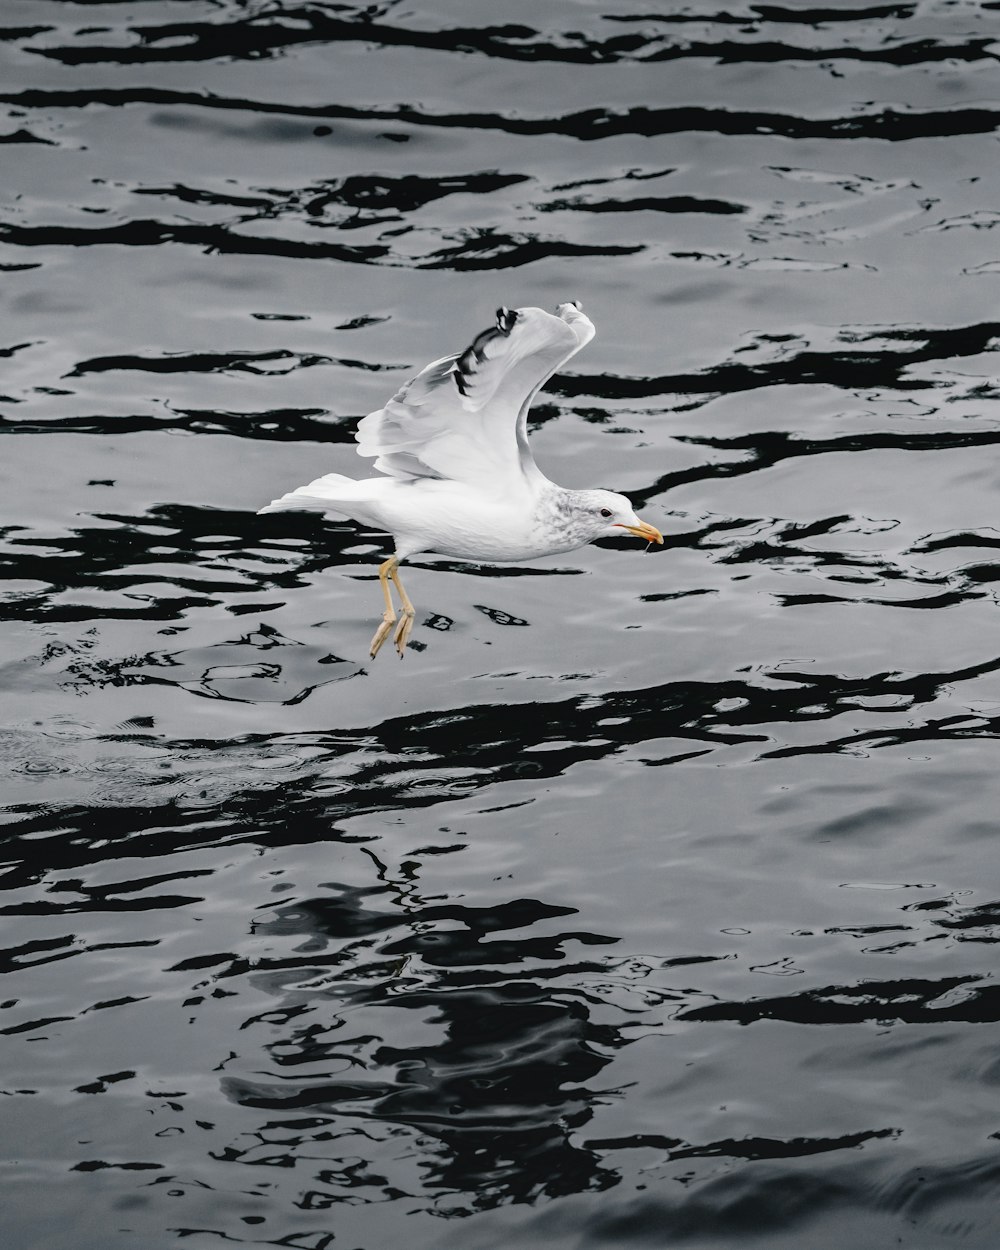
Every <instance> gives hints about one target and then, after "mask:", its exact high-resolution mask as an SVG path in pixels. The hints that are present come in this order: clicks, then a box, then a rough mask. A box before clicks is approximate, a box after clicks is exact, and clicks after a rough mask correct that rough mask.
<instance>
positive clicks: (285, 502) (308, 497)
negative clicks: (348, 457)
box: [258, 473, 359, 516]
mask: <svg viewBox="0 0 1000 1250" xmlns="http://www.w3.org/2000/svg"><path fill="white" fill-rule="evenodd" d="M358 486H359V483H358V482H356V481H355V480H354V479H353V478H350V477H345V476H344V475H343V474H342V473H327V474H326V475H325V476H324V477H318V478H316V480H315V481H314V482H310V483H309V484H308V485H306V486H300V487H299V488H298V489H297V490H292V491H289V492H288V494H287V495H282V496H281V497H280V499H272V500H271V502H270V503H269V504H268V505H267V507H266V508H260V509H259V510H258V516H259V515H260V514H261V513H264V512H291V511H295V510H296V509H306V510H308V511H320V512H336V513H339V514H340V515H341V516H351V515H352V513H351V502H352V499H353V498H356V497H357V494H358Z"/></svg>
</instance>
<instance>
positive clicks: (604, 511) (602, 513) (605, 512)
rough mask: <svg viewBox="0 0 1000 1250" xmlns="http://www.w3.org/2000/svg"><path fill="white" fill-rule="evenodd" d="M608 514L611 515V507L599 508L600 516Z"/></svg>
mask: <svg viewBox="0 0 1000 1250" xmlns="http://www.w3.org/2000/svg"><path fill="white" fill-rule="evenodd" d="M610 515H611V509H610V508H602V509H601V516H610Z"/></svg>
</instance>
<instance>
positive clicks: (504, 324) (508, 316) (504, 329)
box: [497, 306, 517, 334]
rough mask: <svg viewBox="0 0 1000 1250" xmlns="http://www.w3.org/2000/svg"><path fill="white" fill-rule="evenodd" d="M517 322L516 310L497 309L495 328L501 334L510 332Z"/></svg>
mask: <svg viewBox="0 0 1000 1250" xmlns="http://www.w3.org/2000/svg"><path fill="white" fill-rule="evenodd" d="M516 322H517V311H516V310H515V309H513V308H504V307H502V306H501V307H500V308H498V309H497V329H498V330H499V331H500V333H501V334H510V332H511V330H513V328H514V326H515V324H516Z"/></svg>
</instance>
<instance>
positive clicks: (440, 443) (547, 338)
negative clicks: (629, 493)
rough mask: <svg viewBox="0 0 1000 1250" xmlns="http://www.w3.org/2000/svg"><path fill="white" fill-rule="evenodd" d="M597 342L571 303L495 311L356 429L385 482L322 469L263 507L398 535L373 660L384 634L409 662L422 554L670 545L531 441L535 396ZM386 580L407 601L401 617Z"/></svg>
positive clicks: (492, 557)
mask: <svg viewBox="0 0 1000 1250" xmlns="http://www.w3.org/2000/svg"><path fill="white" fill-rule="evenodd" d="M594 333H595V331H594V324H593V322H592V321H591V320H590V318H589V317H586V316H584V314H583V312H582V311H581V307H580V304H579V303H578V302H577V301H576V300H573V301H571V302H569V303H565V304H560V305H559V306H558V307H557V308H556V311H555V313H554V314H553V313H549V312H545V311H544V310H543V309H541V308H498V309H497V313H496V322H495V324H494V325H492V326H490V327H489V328H488V329H487V330H484V331H483V332H482V333H481V334H478V335H477V336H476V337H475V338H474V339H473V341H472V343H471V344H470V345H469V346H468V347H467V348H466V349H465V351H463V352H459V353H458V354H457V355H452V356H443V357H442V358H441V359H440V360H435V361H433V362H432V363H431V364H429V365H428V366H427V367H426V368H425V369H423V370H421V372H420V373H418V374H417V375H416V377H414V378H412V379H411V380H410V381H409V382H407V383H406V384H405V385H404V386H403V387H402V389H401V390H399V391H398V392H397V393H396V394H395V395H394V396H393V397H392V399H390V400H389V402H388V403H387V404H386V405H385V407H384V408H379V409H378V410H377V411H376V412H370V413H369V414H368V416H366V417H363V418H362V419H361V421H359V422H358V429H357V432H356V434H355V438H356V440H357V443H358V454H359V455H361V456H367V457H372V458H374V460H375V469H376V470H377V471H378V476H377V477H367V478H363V479H362V480H360V481H358V480H356V479H354V478H350V477H345V476H344V475H343V474H340V473H327V474H325V475H324V476H323V477H319V478H317V479H316V480H315V481H314V482H310V483H309V484H308V485H307V486H300V487H299V488H298V489H297V490H293V491H290V492H289V493H288V494H287V495H282V496H281V498H280V499H275V500H273V501H272V502H271V503H269V504H268V505H267V507H266V508H261V509H260V511H261V512H281V511H285V510H286V509H298V508H305V509H311V510H321V511H324V512H330V513H334V514H335V515H337V516H345V517H349V518H352V519H353V520H356V521H360V522H362V523H363V524H364V525H369V526H372V527H373V528H375V529H379V530H383V531H384V532H386V533H388V534H391V535H392V538H393V541H394V547H395V550H394V552H393V554H392V555H391V556H390V557H389V558H388V559H387V560H386V561H385V562H384V563H383V564H381V565H380V566H379V570H378V576H379V582H380V583H381V587H382V595H383V598H384V600H385V611H384V612H383V614H382V620H381V622H380V624H379V626H378V629H376V631H375V635H374V637H373V638H372V641H371V656H372V659H374V658H375V656H376V655H378V652H379V649H380V648H381V646H382V644H383V643H384V642H385V640H386V638H388V636H389V634H390V633H391V634H392V635H393V642H394V644H395V647H396V650H397V651H398V652H399V657H400V659H402V658H403V656H404V654H405V651H406V644H407V641H408V640H409V637H410V632H411V630H412V628H413V617H414V607H413V603H412V601H411V600H410V597H409V595H408V594H407V593H406V591H405V590H404V588H403V583H402V581H401V580H400V577H399V565H400V563H401V561H403V560H406V559H407V558H408V557H410V556H413V555H416V553H417V552H433V553H436V554H438V555H444V556H457V557H459V558H460V559H465V560H475V561H479V562H486V563H495V562H503V561H517V562H520V561H522V560H533V559H536V558H538V557H539V556H548V555H556V554H559V553H561V552H564V551H573V550H574V549H575V548H577V547H583V546H585V545H586V544H587V543H589V542H593V541H594V539H596V538H610V537H614V536H616V535H618V531H619V530H624V531H625V532H626V533H628V534H634V535H635V537H636V538H641V539H643V540H644V541H646V542H648V543H662V542H663V535H662V534H661V533H660V531H659V530H658V529H657V528H656V526H655V525H649V524H648V523H647V522H646V521H640V519H639V518H638V517H637V516H636V514H635V513H634V512H633V510H632V505H631V503H629V501H628V500H627V499H626V498H625V496H624V495H618V494H615V492H614V491H609V490H566V489H564V488H563V487H562V486H557V485H556V484H555V483H554V482H550V481H549V479H548V478H547V477H546V476H545V475H544V474H543V473H542V471H541V470H540V469H539V468H538V466H537V465H536V464H535V459H534V457H533V456H532V454H531V448H530V447H529V446H528V409H529V407H530V406H531V401H532V400H533V399H534V397H535V395H536V394H537V393H538V391H539V390H540V389H541V387H542V386H543V385H544V384H545V382H547V381H548V379H549V378H550V377H551V376H552V375H553V374H554V373H555V372H556V370H557V369H560V368H561V367H562V366H563V365H564V364H565V363H566V361H567V360H569V358H570V357H571V356H573V355H574V354H575V353H576V352H578V351H579V350H580V348H581V347H583V346H584V345H585V344H586V343H588V342H589V341H590V340H591V339H592V338H593V337H594ZM390 582H391V583H392V584H393V586H395V588H396V593H397V594H398V596H399V602H400V617H399V618H398V620H397V616H396V609H395V606H394V604H393V599H392V591H391V589H390V585H389V583H390Z"/></svg>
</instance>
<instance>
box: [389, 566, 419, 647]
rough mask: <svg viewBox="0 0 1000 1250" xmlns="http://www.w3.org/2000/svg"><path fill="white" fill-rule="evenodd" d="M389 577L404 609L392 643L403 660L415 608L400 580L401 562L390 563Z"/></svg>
mask: <svg viewBox="0 0 1000 1250" xmlns="http://www.w3.org/2000/svg"><path fill="white" fill-rule="evenodd" d="M390 564H391V567H390V568H389V576H390V577H391V578H392V580H393V583H394V584H395V587H396V593H397V594H398V595H399V602H400V605H401V607H402V612H403V615H402V618H401V619H400V622H399V624H398V625H397V626H396V632H395V634H393V636H392V641H393V642H394V643H395V644H396V650H397V651H398V652H399V658H400V659H402V658H403V656H404V655H405V654H406V643H407V639H408V638H409V637H410V630H411V629H412V628H413V613H414V607H413V604H412V603H411V602H410V596H409V595H408V594H407V593H406V591H405V590H404V589H403V583H402V582H401V581H400V580H399V561H398V560H395V559H394V560H393V561H390Z"/></svg>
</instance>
